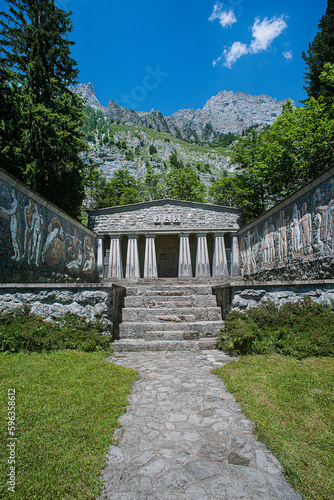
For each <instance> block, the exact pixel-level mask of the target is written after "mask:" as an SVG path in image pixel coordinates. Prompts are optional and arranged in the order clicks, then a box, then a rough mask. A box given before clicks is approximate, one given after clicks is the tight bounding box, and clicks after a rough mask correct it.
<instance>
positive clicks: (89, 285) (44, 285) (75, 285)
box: [0, 283, 124, 290]
mask: <svg viewBox="0 0 334 500" xmlns="http://www.w3.org/2000/svg"><path fill="white" fill-rule="evenodd" d="M38 288H43V289H50V290H51V289H54V288H57V289H67V290H69V289H77V288H81V289H85V290H86V289H89V288H90V289H91V288H95V289H103V288H107V289H109V288H124V287H122V286H121V285H118V284H115V283H0V290H10V289H21V290H22V289H27V290H29V289H38Z"/></svg>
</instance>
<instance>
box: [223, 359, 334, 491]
mask: <svg viewBox="0 0 334 500" xmlns="http://www.w3.org/2000/svg"><path fill="white" fill-rule="evenodd" d="M215 373H217V374H218V375H220V376H221V377H222V379H223V380H224V382H225V383H226V385H227V388H228V390H229V391H231V392H232V393H233V394H234V395H235V397H236V398H237V400H238V401H239V402H240V403H241V406H242V408H243V410H244V411H245V413H246V414H247V415H248V417H249V418H250V419H251V420H252V421H253V423H254V424H255V429H256V433H257V435H258V437H259V439H261V440H262V441H263V442H265V443H266V445H267V446H268V447H269V448H270V449H271V450H272V451H273V453H274V454H275V455H276V457H277V458H278V459H279V461H280V463H281V465H282V466H283V469H284V472H285V475H286V477H287V479H288V480H289V481H290V483H291V484H292V486H293V487H294V488H295V489H296V490H298V491H299V492H300V493H301V495H302V496H303V498H304V499H313V500H330V499H334V359H333V358H320V357H319V358H308V359H303V360H298V359H295V358H293V357H283V356H279V355H270V356H248V357H244V358H241V359H240V360H239V361H238V362H234V363H230V364H228V365H227V366H225V367H223V368H220V369H218V370H216V371H215Z"/></svg>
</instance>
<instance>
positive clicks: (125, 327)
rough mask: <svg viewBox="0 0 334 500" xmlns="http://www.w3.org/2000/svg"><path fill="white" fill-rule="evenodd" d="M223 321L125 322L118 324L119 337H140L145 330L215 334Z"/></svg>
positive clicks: (203, 334) (201, 334) (202, 334)
mask: <svg viewBox="0 0 334 500" xmlns="http://www.w3.org/2000/svg"><path fill="white" fill-rule="evenodd" d="M222 325H223V321H222V320H221V321H201V322H193V321H192V322H185V323H184V322H174V321H166V322H164V323H162V322H157V321H151V322H140V323H135V322H133V323H132V322H125V323H121V324H120V325H119V337H120V338H121V339H125V338H133V339H135V338H140V337H142V335H143V334H144V333H146V332H152V331H189V330H191V331H197V332H198V333H199V334H200V336H202V337H203V336H207V335H208V336H217V335H218V334H219V330H220V329H221V328H222Z"/></svg>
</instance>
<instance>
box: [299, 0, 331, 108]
mask: <svg viewBox="0 0 334 500" xmlns="http://www.w3.org/2000/svg"><path fill="white" fill-rule="evenodd" d="M318 28H319V31H318V32H317V34H316V36H315V38H314V40H313V41H312V42H310V43H309V46H308V49H307V53H305V52H303V54H302V56H303V59H304V61H305V62H306V65H307V69H306V72H305V74H304V80H305V83H306V86H305V87H304V89H305V90H306V93H307V95H308V97H314V98H315V99H318V98H319V97H320V96H328V95H333V87H331V86H329V85H327V84H326V82H324V81H322V80H321V78H320V75H321V73H322V71H323V70H324V64H325V63H334V0H327V9H326V13H325V14H324V15H323V16H322V18H321V19H320V22H319V24H318Z"/></svg>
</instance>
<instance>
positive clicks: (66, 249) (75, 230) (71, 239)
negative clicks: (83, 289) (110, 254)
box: [0, 180, 96, 281]
mask: <svg viewBox="0 0 334 500" xmlns="http://www.w3.org/2000/svg"><path fill="white" fill-rule="evenodd" d="M95 247H96V242H95V238H94V237H93V236H92V235H91V233H88V232H85V230H84V228H83V229H80V228H79V227H77V226H76V225H73V224H71V223H70V222H69V221H68V220H66V219H65V218H63V217H61V216H60V215H59V214H58V213H55V212H52V211H51V210H49V209H48V208H47V207H46V206H44V205H42V204H40V203H38V202H37V201H36V195H35V196H33V198H30V197H29V196H28V195H26V194H24V193H23V192H21V191H19V190H18V189H16V188H14V187H12V186H11V185H10V184H8V183H7V182H4V181H3V180H0V270H1V281H12V280H13V279H14V280H17V279H20V280H22V281H25V280H28V281H31V280H33V279H34V277H36V278H37V277H44V278H46V277H48V276H50V275H53V276H58V277H61V276H62V277H67V276H68V277H72V278H78V277H81V278H84V279H89V280H93V279H95V274H96V248H95Z"/></svg>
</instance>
